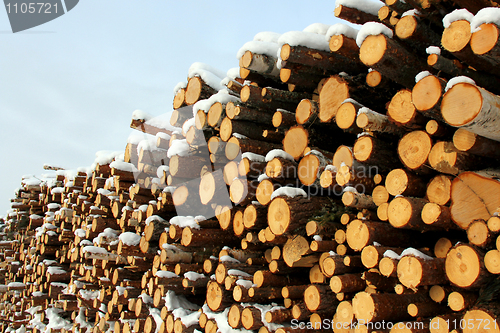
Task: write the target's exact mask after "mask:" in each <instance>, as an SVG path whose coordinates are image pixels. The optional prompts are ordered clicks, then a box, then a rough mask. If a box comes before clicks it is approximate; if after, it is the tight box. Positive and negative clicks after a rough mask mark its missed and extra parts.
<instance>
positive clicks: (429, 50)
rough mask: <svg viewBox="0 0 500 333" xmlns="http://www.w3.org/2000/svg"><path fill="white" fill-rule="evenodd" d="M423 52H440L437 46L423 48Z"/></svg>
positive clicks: (438, 53)
mask: <svg viewBox="0 0 500 333" xmlns="http://www.w3.org/2000/svg"><path fill="white" fill-rule="evenodd" d="M425 53H427V54H437V55H440V54H441V48H440V47H439V46H429V47H428V48H426V49H425Z"/></svg>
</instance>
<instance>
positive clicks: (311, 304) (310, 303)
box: [304, 285, 339, 312]
mask: <svg viewBox="0 0 500 333" xmlns="http://www.w3.org/2000/svg"><path fill="white" fill-rule="evenodd" d="M332 296H333V295H331V291H330V290H328V288H327V287H326V286H324V285H310V286H309V287H308V288H307V289H306V290H305V291H304V303H305V304H306V306H307V309H308V310H309V311H311V312H318V311H321V310H327V309H328V308H330V307H332V306H336V305H337V304H338V303H339V302H338V301H337V299H335V298H334V297H332Z"/></svg>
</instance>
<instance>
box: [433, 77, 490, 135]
mask: <svg viewBox="0 0 500 333" xmlns="http://www.w3.org/2000/svg"><path fill="white" fill-rule="evenodd" d="M482 106H483V97H482V95H481V91H480V90H479V88H477V87H476V86H474V85H473V84H470V83H465V82H462V83H458V84H456V85H454V86H453V87H452V88H451V89H449V90H448V91H447V92H446V93H445V94H444V96H443V100H442V101H441V114H442V115H443V118H444V120H445V121H446V122H447V123H448V124H449V125H451V126H455V127H459V126H464V125H466V124H467V123H469V122H471V121H472V120H473V119H474V118H475V117H476V116H477V115H478V114H479V112H480V111H481V108H482Z"/></svg>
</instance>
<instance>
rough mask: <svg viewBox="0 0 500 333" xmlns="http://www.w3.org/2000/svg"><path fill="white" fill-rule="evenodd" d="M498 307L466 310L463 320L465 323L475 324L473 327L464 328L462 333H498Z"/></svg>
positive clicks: (480, 307) (499, 329)
mask: <svg viewBox="0 0 500 333" xmlns="http://www.w3.org/2000/svg"><path fill="white" fill-rule="evenodd" d="M497 318H498V307H497V306H490V307H487V306H484V305H483V306H479V307H476V308H474V309H471V310H468V311H467V312H466V313H465V315H464V316H463V319H462V320H464V321H465V322H466V323H469V322H471V323H475V324H476V325H474V327H472V325H471V327H468V326H467V327H464V329H463V333H473V332H481V333H483V332H495V333H497V332H500V328H499V324H498V323H497Z"/></svg>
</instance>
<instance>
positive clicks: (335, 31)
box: [326, 23, 359, 40]
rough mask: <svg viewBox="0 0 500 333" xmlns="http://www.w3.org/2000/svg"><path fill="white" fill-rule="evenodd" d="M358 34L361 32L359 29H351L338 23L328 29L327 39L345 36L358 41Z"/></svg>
mask: <svg viewBox="0 0 500 333" xmlns="http://www.w3.org/2000/svg"><path fill="white" fill-rule="evenodd" d="M358 32H359V30H358V29H354V28H353V27H350V26H348V25H347V24H343V23H337V24H334V25H332V26H330V28H328V31H327V32H326V37H327V39H328V40H330V38H332V36H337V35H343V36H346V37H348V38H351V39H356V37H357V36H358Z"/></svg>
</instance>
